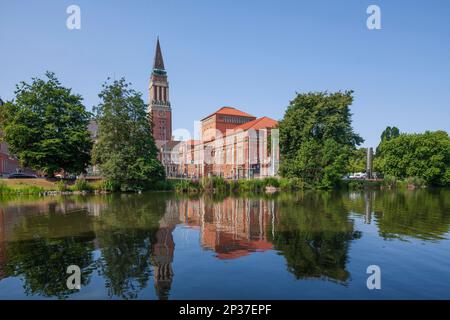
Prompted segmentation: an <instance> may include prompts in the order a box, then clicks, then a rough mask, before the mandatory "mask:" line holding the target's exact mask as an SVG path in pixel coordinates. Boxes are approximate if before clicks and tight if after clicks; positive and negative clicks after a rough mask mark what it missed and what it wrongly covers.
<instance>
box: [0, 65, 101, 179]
mask: <svg viewBox="0 0 450 320" xmlns="http://www.w3.org/2000/svg"><path fill="white" fill-rule="evenodd" d="M45 75H46V77H47V79H46V80H42V79H38V78H33V79H32V83H31V84H28V83H25V82H21V83H20V84H19V85H17V90H16V91H15V94H16V97H15V99H14V100H13V101H10V102H7V103H5V104H4V105H3V106H1V107H0V108H1V109H0V128H1V129H2V130H3V133H4V136H3V139H4V140H5V141H6V142H7V143H8V145H9V150H10V152H11V153H12V154H13V155H15V156H16V157H17V158H18V159H19V161H20V164H21V165H22V166H24V167H29V168H32V169H34V170H39V171H43V172H45V173H47V174H48V175H49V176H53V174H54V173H55V172H57V171H60V170H64V171H66V172H70V173H81V172H83V171H84V170H85V168H86V167H87V166H88V164H89V162H90V152H91V149H92V140H91V136H90V133H89V131H88V124H89V120H90V117H91V114H90V113H89V112H87V111H86V109H85V107H84V106H83V104H82V97H81V96H80V95H74V94H72V93H71V89H68V88H65V87H63V86H61V83H60V82H59V81H58V79H57V78H56V76H55V74H54V73H52V72H47V73H46V74H45Z"/></svg>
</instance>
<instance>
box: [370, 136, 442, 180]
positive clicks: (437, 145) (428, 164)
mask: <svg viewBox="0 0 450 320" xmlns="http://www.w3.org/2000/svg"><path fill="white" fill-rule="evenodd" d="M380 151H381V152H380V154H381V155H378V156H377V166H378V167H379V169H380V170H381V172H382V173H383V174H384V175H391V176H395V177H397V178H401V179H404V178H408V177H420V178H422V179H424V180H425V181H426V183H427V184H429V185H437V186H449V185H450V137H449V136H448V134H447V132H445V131H435V132H430V131H427V132H425V133H422V134H406V133H403V134H400V135H399V136H398V137H396V138H393V139H390V140H384V141H382V142H381V143H380Z"/></svg>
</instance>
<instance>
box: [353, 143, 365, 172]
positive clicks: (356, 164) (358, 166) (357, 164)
mask: <svg viewBox="0 0 450 320" xmlns="http://www.w3.org/2000/svg"><path fill="white" fill-rule="evenodd" d="M366 164H367V148H358V149H356V150H355V151H354V152H353V153H352V155H351V157H350V160H349V172H364V171H366Z"/></svg>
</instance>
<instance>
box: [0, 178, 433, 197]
mask: <svg viewBox="0 0 450 320" xmlns="http://www.w3.org/2000/svg"><path fill="white" fill-rule="evenodd" d="M425 186H426V185H425V183H424V181H423V180H422V179H420V178H415V177H413V178H408V179H403V180H399V179H396V178H395V177H385V179H384V180H376V181H374V180H347V181H342V183H341V185H340V186H339V188H342V189H350V190H361V189H395V188H399V189H400V188H407V189H415V188H423V187H425ZM303 189H313V187H312V186H310V185H308V184H306V183H305V182H304V181H302V180H301V179H298V178H289V179H288V178H274V177H268V178H264V179H242V180H225V179H223V178H220V177H211V178H203V179H200V180H187V179H178V180H164V181H160V182H157V183H155V184H154V185H152V186H150V188H148V189H147V190H148V191H176V192H177V193H183V194H200V193H203V192H205V193H214V194H219V193H224V194H227V193H242V194H251V193H254V194H258V193H272V192H277V191H296V190H303ZM118 191H120V186H118V185H115V184H113V183H110V182H108V181H104V180H98V181H92V182H91V181H87V180H77V181H48V180H45V179H17V180H14V179H10V180H9V179H3V180H0V195H31V194H72V193H74V194H77V193H110V192H118ZM142 191H144V190H142Z"/></svg>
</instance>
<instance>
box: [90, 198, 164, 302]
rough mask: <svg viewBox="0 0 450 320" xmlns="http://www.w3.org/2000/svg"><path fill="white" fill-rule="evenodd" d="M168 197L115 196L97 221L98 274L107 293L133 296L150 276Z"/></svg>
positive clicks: (146, 282)
mask: <svg viewBox="0 0 450 320" xmlns="http://www.w3.org/2000/svg"><path fill="white" fill-rule="evenodd" d="M166 200H167V196H159V197H151V198H148V197H147V198H145V197H136V196H130V195H114V196H111V197H109V198H108V206H107V207H106V208H105V209H104V210H103V211H102V214H101V219H100V220H99V221H98V222H97V223H96V234H97V241H98V244H99V247H100V248H101V257H100V259H99V260H98V261H97V266H98V268H99V274H100V275H101V276H103V277H104V278H105V283H106V287H107V289H108V296H110V297H112V296H118V297H120V298H123V299H135V298H137V297H138V294H139V292H140V291H141V290H142V289H143V288H145V287H147V285H148V281H149V279H150V276H151V253H152V243H154V242H156V238H157V236H156V235H157V232H158V229H159V220H160V219H161V217H162V216H163V215H164V212H165V208H166Z"/></svg>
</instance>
